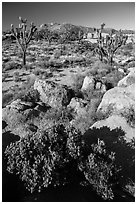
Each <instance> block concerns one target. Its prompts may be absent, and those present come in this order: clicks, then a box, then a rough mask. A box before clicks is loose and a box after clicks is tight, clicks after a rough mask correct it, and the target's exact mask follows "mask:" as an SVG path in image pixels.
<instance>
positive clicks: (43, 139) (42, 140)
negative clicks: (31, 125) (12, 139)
mask: <svg viewBox="0 0 137 204" xmlns="http://www.w3.org/2000/svg"><path fill="white" fill-rule="evenodd" d="M74 135H77V136H78V137H77V138H75V139H74V138H73V137H74ZM74 140H75V141H74ZM77 140H79V134H78V132H77V131H76V130H75V129H74V128H71V127H68V128H66V127H65V126H64V125H63V124H61V123H60V124H57V123H55V124H54V125H53V126H52V127H49V128H47V129H46V130H44V132H42V131H38V132H37V133H35V134H33V135H29V136H28V137H24V138H21V139H20V140H19V141H17V142H16V143H11V144H10V146H8V147H7V149H6V151H5V154H6V156H7V157H8V167H7V170H8V171H9V172H10V173H13V172H15V173H16V174H19V176H20V178H21V180H22V181H24V183H25V186H26V188H27V189H28V190H29V191H31V192H34V191H39V192H40V191H41V190H42V188H44V187H48V186H49V185H53V186H56V185H59V184H60V177H61V184H65V182H66V181H67V182H68V181H69V179H68V178H67V179H66V177H67V173H69V172H64V171H63V169H64V168H65V167H66V165H67V164H68V163H71V161H72V160H74V159H75V156H76V155H77V154H78V153H77V152H78V151H79V149H80V146H79V144H80V143H79V144H77ZM72 143H73V145H72ZM61 170H62V172H60V171H61ZM68 171H69V170H68ZM59 172H60V174H59ZM62 173H63V176H62Z"/></svg>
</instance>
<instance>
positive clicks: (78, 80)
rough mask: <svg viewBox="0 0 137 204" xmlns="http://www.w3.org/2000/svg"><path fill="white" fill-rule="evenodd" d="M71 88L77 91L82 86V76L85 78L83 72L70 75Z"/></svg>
mask: <svg viewBox="0 0 137 204" xmlns="http://www.w3.org/2000/svg"><path fill="white" fill-rule="evenodd" d="M72 78H73V79H72V80H73V82H72V89H73V90H74V91H75V92H79V91H80V89H81V88H82V85H83V81H84V78H85V75H84V74H83V75H82V74H75V75H73V76H72Z"/></svg>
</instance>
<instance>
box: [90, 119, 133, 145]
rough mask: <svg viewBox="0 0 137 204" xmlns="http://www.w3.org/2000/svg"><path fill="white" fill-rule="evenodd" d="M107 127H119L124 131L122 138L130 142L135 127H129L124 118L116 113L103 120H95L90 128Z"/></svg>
mask: <svg viewBox="0 0 137 204" xmlns="http://www.w3.org/2000/svg"><path fill="white" fill-rule="evenodd" d="M105 126H106V127H109V128H110V130H115V129H116V128H121V129H122V130H123V131H124V132H125V136H124V139H125V140H126V141H127V142H131V141H132V140H133V139H134V137H135V128H133V127H131V126H130V125H129V124H128V123H127V120H126V118H124V117H122V116H118V115H112V116H110V117H108V118H106V119H104V120H100V121H97V122H95V123H94V124H93V125H92V126H91V127H90V128H91V129H93V128H99V129H100V128H101V127H105Z"/></svg>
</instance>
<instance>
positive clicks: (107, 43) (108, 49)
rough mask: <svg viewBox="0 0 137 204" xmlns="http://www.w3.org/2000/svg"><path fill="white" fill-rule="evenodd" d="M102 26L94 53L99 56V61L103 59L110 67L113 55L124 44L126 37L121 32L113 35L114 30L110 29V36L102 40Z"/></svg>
mask: <svg viewBox="0 0 137 204" xmlns="http://www.w3.org/2000/svg"><path fill="white" fill-rule="evenodd" d="M104 26H105V24H104V23H103V24H102V25H101V28H100V29H99V30H98V40H97V47H96V48H95V50H94V51H95V52H96V53H97V54H98V55H99V59H100V60H101V61H103V60H104V58H105V59H106V60H107V62H108V63H109V64H111V65H112V63H113V57H114V54H115V53H116V51H117V50H118V48H119V47H121V46H122V45H124V44H125V43H126V41H127V38H128V36H124V35H123V34H122V32H121V30H120V31H119V33H118V34H114V30H113V29H112V30H111V32H110V34H108V35H107V36H106V40H104V37H103V35H102V29H103V28H104Z"/></svg>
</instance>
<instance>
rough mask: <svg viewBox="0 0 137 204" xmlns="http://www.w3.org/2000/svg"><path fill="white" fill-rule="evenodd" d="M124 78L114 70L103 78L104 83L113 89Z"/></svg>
mask: <svg viewBox="0 0 137 204" xmlns="http://www.w3.org/2000/svg"><path fill="white" fill-rule="evenodd" d="M123 77H124V73H122V72H119V71H118V70H114V71H112V72H111V73H109V74H107V75H106V76H105V77H104V79H103V80H104V83H105V84H106V85H107V84H108V85H109V86H112V87H115V86H117V83H118V82H119V81H120V80H121V79H122V78H123Z"/></svg>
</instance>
